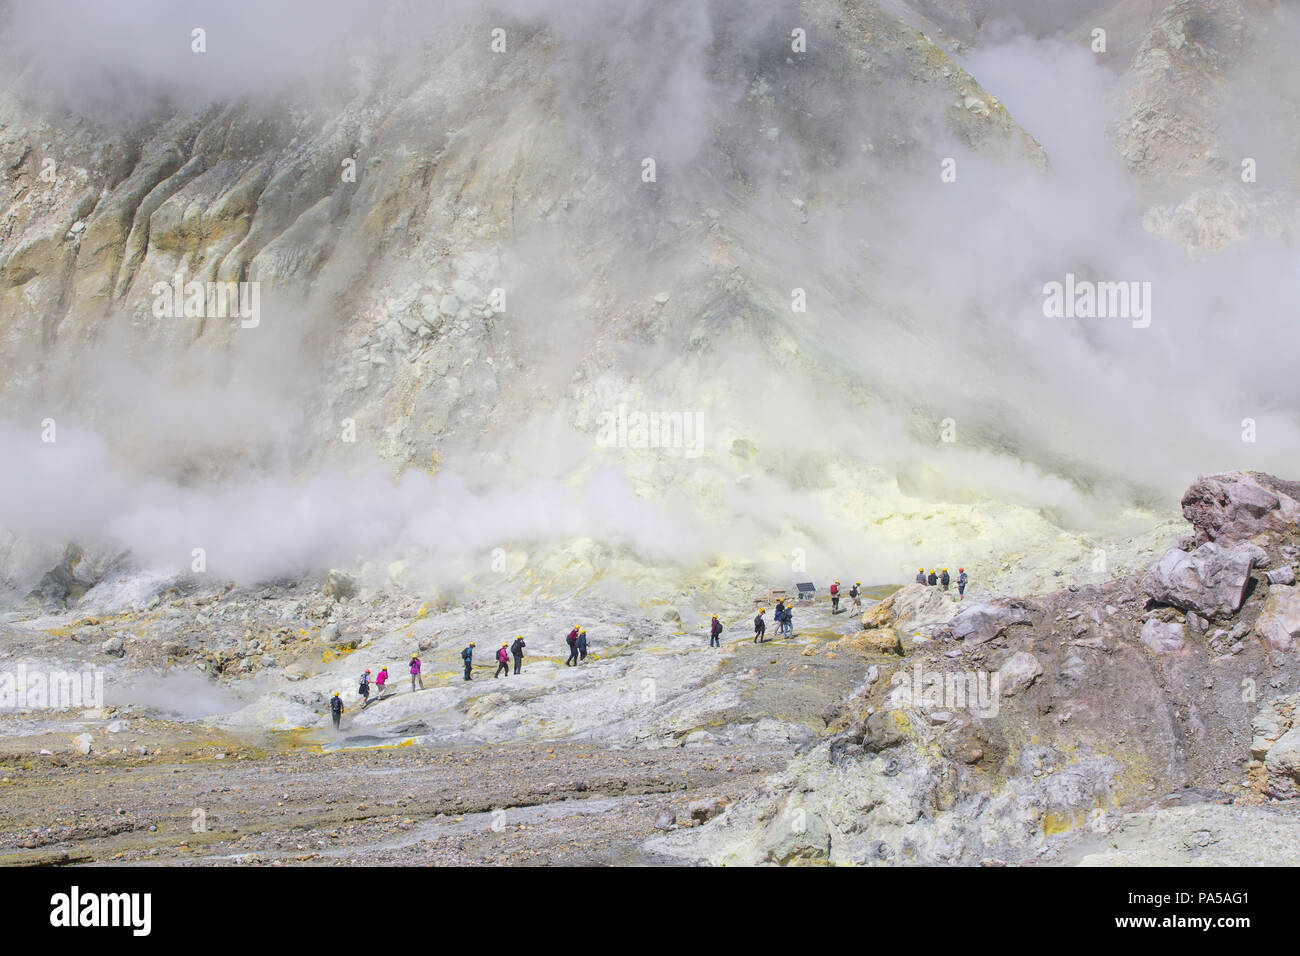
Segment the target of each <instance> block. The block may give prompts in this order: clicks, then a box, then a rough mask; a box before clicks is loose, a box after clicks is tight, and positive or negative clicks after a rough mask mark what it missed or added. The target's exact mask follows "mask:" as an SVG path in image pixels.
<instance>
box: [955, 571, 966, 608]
mask: <svg viewBox="0 0 1300 956" xmlns="http://www.w3.org/2000/svg"><path fill="white" fill-rule="evenodd" d="M965 596H966V569H965V568H958V569H957V600H958V601H960V600H961V599H962V598H964V597H965Z"/></svg>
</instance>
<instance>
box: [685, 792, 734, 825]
mask: <svg viewBox="0 0 1300 956" xmlns="http://www.w3.org/2000/svg"><path fill="white" fill-rule="evenodd" d="M688 809H689V810H690V814H691V819H692V820H699V821H700V822H701V823H703V822H705V821H706V820H712V819H713V818H714V817H716V816H718V815H719V814H720V813H722V811H723V810H725V809H727V801H726V800H724V799H723V798H722V797H710V798H708V799H706V800H692V801H691V803H690V806H689V807H688Z"/></svg>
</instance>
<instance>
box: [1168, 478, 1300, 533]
mask: <svg viewBox="0 0 1300 956" xmlns="http://www.w3.org/2000/svg"><path fill="white" fill-rule="evenodd" d="M1298 498H1300V484H1297V483H1295V482H1290V481H1282V480H1281V479H1278V478H1274V477H1273V476H1271V475H1261V474H1258V473H1256V472H1248V473H1245V474H1230V475H1213V476H1211V477H1209V478H1202V479H1200V480H1199V481H1197V482H1196V483H1195V484H1194V485H1192V486H1191V487H1190V488H1188V489H1187V492H1186V494H1184V495H1183V502H1182V504H1183V517H1184V518H1186V519H1187V520H1188V521H1190V522H1191V523H1192V528H1193V529H1194V530H1195V532H1196V543H1197V544H1203V543H1204V542H1207V541H1216V542H1219V543H1221V544H1231V543H1233V542H1236V541H1244V540H1247V539H1249V538H1253V537H1255V536H1256V535H1258V534H1267V533H1270V532H1277V531H1284V530H1287V529H1291V530H1292V531H1294V530H1295V524H1296V521H1297V520H1298V519H1300V500H1297V499H1298Z"/></svg>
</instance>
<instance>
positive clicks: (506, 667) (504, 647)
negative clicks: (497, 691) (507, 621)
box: [492, 642, 510, 679]
mask: <svg viewBox="0 0 1300 956" xmlns="http://www.w3.org/2000/svg"><path fill="white" fill-rule="evenodd" d="M509 648H510V645H509V644H508V643H504V642H503V643H502V644H501V650H499V651H497V672H496V673H495V674H493V675H492V677H493V678H494V679H495V678H497V677H500V676H501V672H502V671H505V672H506V676H507V677H509V676H510V650H509Z"/></svg>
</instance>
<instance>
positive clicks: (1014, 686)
mask: <svg viewBox="0 0 1300 956" xmlns="http://www.w3.org/2000/svg"><path fill="white" fill-rule="evenodd" d="M1042 675H1043V665H1042V664H1040V663H1039V662H1038V658H1037V657H1035V656H1034V655H1033V654H1030V653H1029V652H1028V651H1019V652H1017V653H1015V654H1013V655H1012V656H1011V659H1010V660H1008V661H1007V662H1006V663H1005V664H1003V665H1002V669H1001V670H999V671H998V686H999V687H1001V688H1002V696H1003V697H1011V696H1013V695H1015V694H1018V693H1020V692H1021V691H1022V690H1025V689H1027V688H1028V687H1029V686H1030V685H1031V684H1033V682H1034V681H1036V680H1037V679H1038V678H1039V677H1041V676H1042Z"/></svg>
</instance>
